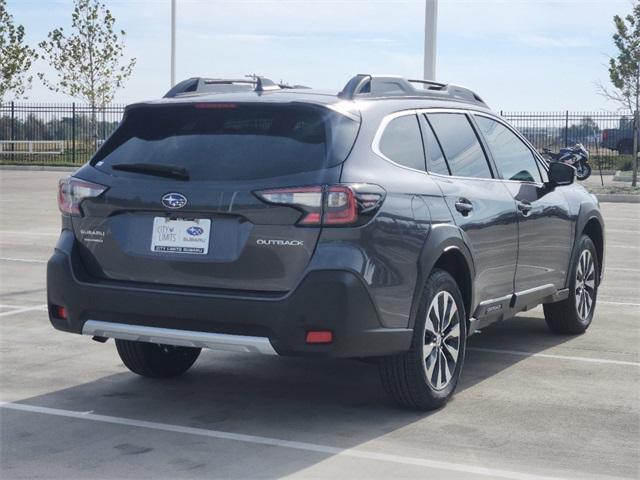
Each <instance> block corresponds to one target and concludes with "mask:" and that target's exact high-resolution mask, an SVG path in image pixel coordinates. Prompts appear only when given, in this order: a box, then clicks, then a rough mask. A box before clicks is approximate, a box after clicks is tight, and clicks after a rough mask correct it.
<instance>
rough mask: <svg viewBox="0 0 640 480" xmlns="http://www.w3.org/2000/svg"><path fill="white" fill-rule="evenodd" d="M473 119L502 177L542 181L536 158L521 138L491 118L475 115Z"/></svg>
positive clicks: (525, 180)
mask: <svg viewBox="0 0 640 480" xmlns="http://www.w3.org/2000/svg"><path fill="white" fill-rule="evenodd" d="M475 119H476V122H477V123H478V127H480V131H481V132H482V134H483V135H484V138H485V139H486V140H487V144H488V145H489V150H491V154H492V155H493V160H494V161H495V162H496V167H497V168H498V171H499V172H500V173H501V175H502V178H504V179H506V180H520V181H524V182H541V181H542V178H541V177H540V171H539V169H538V165H537V162H536V159H535V157H534V156H533V153H531V150H529V148H528V147H527V146H526V145H525V144H524V143H523V142H522V140H520V139H519V138H518V137H517V136H516V135H515V134H514V133H513V132H512V131H511V130H509V129H508V128H507V127H505V126H504V125H502V124H501V123H499V122H496V121H495V120H492V119H491V118H487V117H481V116H479V115H477V116H476V117H475Z"/></svg>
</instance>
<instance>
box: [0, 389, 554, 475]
mask: <svg viewBox="0 0 640 480" xmlns="http://www.w3.org/2000/svg"><path fill="white" fill-rule="evenodd" d="M0 407H2V408H7V409H11V410H18V411H22V412H31V413H41V414H44V415H54V416H58V417H67V418H75V419H80V420H89V421H92V422H102V423H110V424H114V425H125V426H128V427H137V428H147V429H150V430H159V431H163V432H173V433H181V434H185V435H197V436H200V437H208V438H216V439H220V440H231V441H236V442H245V443H251V444H254V445H255V444H257V445H269V446H275V447H282V448H291V449H294V450H303V451H307V452H317V453H325V454H329V455H341V456H345V457H353V458H363V459H367V460H377V461H381V462H391V463H397V464H402V465H415V466H420V467H427V468H433V469H438V470H447V471H450V472H461V473H468V474H474V475H482V476H486V477H491V478H507V479H512V480H552V479H556V480H557V479H558V477H547V476H540V475H533V474H529V473H521V472H514V471H510V470H499V469H494V468H487V467H481V466H476V465H465V464H461V463H450V462H441V461H437V460H427V459H424V458H417V457H406V456H403V455H392V454H388V453H378V452H370V451H366V450H360V449H355V448H348V449H342V448H338V447H332V446H329V445H321V444H316V443H307V442H296V441H291V440H281V439H278V438H271V437H262V436H257V435H246V434H242V433H231V432H224V431H220V430H208V429H205V428H195V427H185V426H182V425H174V424H170V423H159V422H149V421H145V420H134V419H132V418H125V417H115V416H111V415H98V414H95V413H92V412H75V411H72V410H61V409H58V408H48V407H40V406H37V405H25V404H21V403H11V402H0Z"/></svg>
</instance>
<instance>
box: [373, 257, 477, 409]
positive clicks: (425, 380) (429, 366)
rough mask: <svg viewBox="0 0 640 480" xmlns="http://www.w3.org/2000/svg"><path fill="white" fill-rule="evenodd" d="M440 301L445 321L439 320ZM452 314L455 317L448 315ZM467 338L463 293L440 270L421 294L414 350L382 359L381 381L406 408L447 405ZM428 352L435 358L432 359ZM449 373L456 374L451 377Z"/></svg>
mask: <svg viewBox="0 0 640 480" xmlns="http://www.w3.org/2000/svg"><path fill="white" fill-rule="evenodd" d="M444 302H447V304H446V305H447V306H449V307H450V310H447V309H444V308H443V305H445V303H444ZM436 303H437V305H438V307H439V311H441V312H442V314H441V315H440V317H444V320H445V321H444V322H440V321H438V320H437V318H438V315H437V311H436V310H435V305H436ZM454 305H455V307H456V308H455V310H454V309H453V306H454ZM447 311H448V312H450V314H449V315H443V314H444V313H446V312H447ZM427 317H429V319H428V318H427ZM447 318H449V322H447V321H446V319H447ZM433 320H435V322H434V321H433ZM442 323H444V325H442ZM447 323H448V326H447ZM443 327H444V328H443ZM456 335H457V338H456ZM466 340H467V323H466V315H465V310H464V303H463V301H462V295H461V293H460V289H459V288H458V285H457V284H456V281H455V280H454V279H453V277H452V276H451V275H450V274H449V273H447V272H446V271H444V270H440V269H435V270H434V271H433V272H432V273H431V275H430V276H429V278H428V280H427V282H426V283H425V286H424V288H423V290H422V293H421V298H420V305H419V307H418V314H417V317H416V323H415V326H414V329H413V340H412V342H411V349H410V350H409V351H408V352H405V353H402V354H400V355H394V356H389V357H383V358H381V359H380V362H379V368H380V377H381V379H382V385H383V387H384V389H385V390H386V391H387V393H389V394H390V395H391V397H392V398H393V399H394V400H395V401H396V402H397V403H398V404H400V405H402V406H404V407H409V408H412V409H416V410H433V409H436V408H439V407H441V406H443V405H444V404H445V403H447V401H448V400H449V399H450V398H451V396H452V395H453V392H454V391H455V389H456V385H457V384H458V379H459V378H460V372H461V370H462V364H463V363H464V356H465V346H466ZM456 345H457V347H458V349H457V352H455V346H456ZM427 352H430V354H429V355H427ZM454 352H455V353H457V355H455V354H454ZM438 365H439V366H440V367H438ZM429 372H430V373H429ZM445 372H448V373H449V374H450V376H449V377H446V375H445Z"/></svg>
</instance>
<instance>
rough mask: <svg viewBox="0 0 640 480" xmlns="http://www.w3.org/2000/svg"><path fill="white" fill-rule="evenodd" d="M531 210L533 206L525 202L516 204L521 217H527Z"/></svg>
mask: <svg viewBox="0 0 640 480" xmlns="http://www.w3.org/2000/svg"><path fill="white" fill-rule="evenodd" d="M532 208H533V205H531V203H530V202H527V201H526V200H522V201H519V202H518V210H520V211H521V212H522V214H523V215H527V214H528V213H529V212H530V211H531V209H532Z"/></svg>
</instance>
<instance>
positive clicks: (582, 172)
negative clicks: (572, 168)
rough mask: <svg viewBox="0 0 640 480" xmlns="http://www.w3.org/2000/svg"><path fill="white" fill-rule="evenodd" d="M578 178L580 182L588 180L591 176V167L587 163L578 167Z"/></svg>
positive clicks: (581, 163) (579, 164)
mask: <svg viewBox="0 0 640 480" xmlns="http://www.w3.org/2000/svg"><path fill="white" fill-rule="evenodd" d="M576 176H577V177H578V180H586V179H587V178H589V177H590V176H591V165H589V164H588V163H587V162H579V163H578V165H577V167H576Z"/></svg>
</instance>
